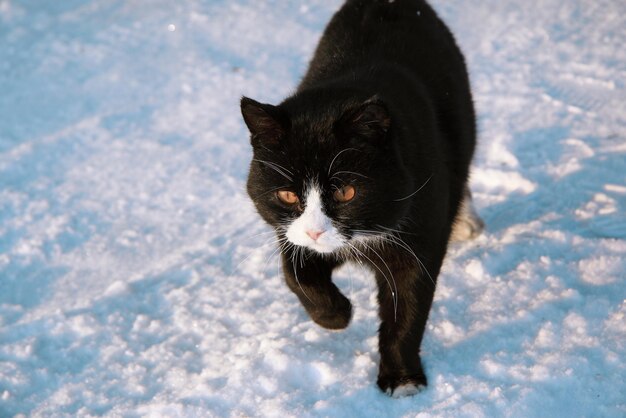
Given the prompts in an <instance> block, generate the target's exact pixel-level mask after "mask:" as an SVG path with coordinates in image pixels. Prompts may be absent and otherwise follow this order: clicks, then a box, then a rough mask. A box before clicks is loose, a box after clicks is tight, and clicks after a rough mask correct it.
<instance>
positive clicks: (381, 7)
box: [241, 0, 482, 397]
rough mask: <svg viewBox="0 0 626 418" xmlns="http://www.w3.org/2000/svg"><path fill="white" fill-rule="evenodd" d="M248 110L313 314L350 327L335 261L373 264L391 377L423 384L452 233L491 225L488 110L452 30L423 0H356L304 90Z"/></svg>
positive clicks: (414, 386) (337, 23)
mask: <svg viewBox="0 0 626 418" xmlns="http://www.w3.org/2000/svg"><path fill="white" fill-rule="evenodd" d="M241 111H242V114H243V118H244V120H245V123H246V125H247V126H248V128H249V130H250V133H251V142H252V147H253V152H254V157H253V160H252V162H251V165H250V174H249V178H248V185H247V187H248V193H249V194H250V197H251V198H252V200H253V201H254V204H255V205H256V208H257V210H258V212H259V214H260V215H261V216H262V217H263V219H264V220H265V221H266V222H268V223H269V224H270V225H272V226H273V227H274V228H275V229H276V234H277V236H278V241H279V244H280V246H281V252H282V260H283V271H284V274H285V279H286V281H287V285H288V286H289V288H290V289H291V290H292V291H293V292H294V293H295V294H296V295H297V296H298V298H299V299H300V302H301V303H302V305H303V306H304V308H305V309H306V311H307V312H308V314H309V315H310V317H311V319H313V321H315V322H316V323H318V324H319V325H321V326H323V327H325V328H329V329H341V328H345V327H346V326H347V325H348V323H349V322H350V318H351V315H352V306H351V304H350V301H349V300H348V299H347V298H346V297H345V296H344V295H342V294H341V293H340V291H339V290H338V289H337V287H336V286H335V285H334V284H333V282H332V280H331V274H332V271H333V270H334V269H335V268H336V267H338V266H339V265H341V264H342V263H344V262H345V261H347V260H354V261H357V262H359V263H361V264H363V265H366V266H369V267H370V268H371V269H372V270H373V272H374V274H375V276H376V281H377V284H378V302H379V305H380V319H381V325H380V331H379V349H380V369H379V374H378V382H377V383H378V386H379V387H380V388H381V389H382V390H383V391H385V392H386V393H388V394H390V395H392V396H394V397H396V396H404V395H410V394H413V393H416V392H418V391H419V390H420V389H421V388H423V387H424V386H425V385H426V376H425V374H424V370H423V369H422V364H421V360H420V344H421V341H422V336H423V333H424V327H425V324H426V320H427V318H428V312H429V310H430V306H431V303H432V300H433V294H434V291H435V282H436V280H437V275H438V274H439V270H440V268H441V264H442V262H443V258H444V256H445V254H446V248H447V245H448V242H449V241H450V238H451V235H454V238H457V239H462V238H470V237H472V236H474V235H476V234H477V233H479V232H480V230H481V229H482V222H481V221H480V219H479V218H478V217H477V216H476V214H475V212H474V211H473V209H472V206H471V198H470V195H469V192H468V189H467V185H466V183H467V177H468V170H469V165H470V162H471V159H472V154H473V152H474V146H475V137H476V128H475V116H474V108H473V104H472V99H471V92H470V86H469V81H468V76H467V72H466V69H465V63H464V60H463V56H462V54H461V52H460V51H459V49H458V47H457V46H456V44H455V41H454V38H453V36H452V34H451V33H450V31H449V30H448V29H447V28H446V26H445V25H444V24H443V22H442V21H441V20H440V19H439V18H438V17H437V15H436V14H435V12H434V11H433V9H432V8H431V7H430V6H429V5H428V4H427V3H426V2H424V1H421V0H395V1H393V0H391V1H389V0H348V1H347V2H346V3H345V4H344V6H343V7H342V8H341V10H339V12H337V13H336V14H335V16H334V17H333V18H332V20H331V22H330V24H329V25H328V27H327V28H326V31H325V32H324V35H323V36H322V39H321V40H320V43H319V46H318V47H317V51H316V52H315V56H314V58H313V60H312V61H311V64H310V67H309V69H308V72H307V74H306V76H305V77H304V79H303V80H302V83H301V84H300V86H299V88H298V90H297V92H296V93H295V94H294V95H293V96H291V97H289V98H287V99H286V100H285V101H283V102H282V103H281V104H280V105H278V106H272V105H269V104H262V103H259V102H256V101H254V100H251V99H248V98H245V97H244V98H243V99H242V100H241ZM454 225H456V226H455V231H454V233H453V226H454Z"/></svg>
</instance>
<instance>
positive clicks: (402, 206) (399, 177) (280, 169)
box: [241, 98, 407, 253]
mask: <svg viewBox="0 0 626 418" xmlns="http://www.w3.org/2000/svg"><path fill="white" fill-rule="evenodd" d="M241 109H242V114H243V117H244V120H245V122H246V124H247V126H248V128H249V130H250V133H251V142H252V146H253V159H252V162H251V165H250V174H249V177H248V184H247V188H248V193H249V195H250V197H251V198H252V200H253V201H254V203H255V205H256V208H257V210H258V212H259V214H260V215H261V216H262V217H263V219H264V220H265V221H266V222H268V223H269V224H270V225H272V226H273V227H274V228H276V229H277V230H278V232H279V234H280V236H281V237H284V238H285V239H286V240H287V241H288V242H289V243H291V244H293V245H296V246H301V247H306V248H309V249H311V250H314V251H316V252H318V253H332V252H335V251H338V250H340V249H342V248H346V247H348V248H349V247H350V245H353V244H354V243H355V242H358V240H360V239H363V238H364V237H366V236H372V235H375V234H376V233H379V232H382V229H381V228H385V227H393V226H395V225H397V221H398V220H399V219H400V218H401V217H402V215H403V213H405V212H406V210H407V204H406V202H403V201H398V200H397V198H398V197H400V196H401V195H402V193H403V192H404V190H405V189H406V184H403V177H404V176H403V173H402V170H400V168H399V164H397V161H396V158H395V157H394V155H393V149H394V147H393V146H391V145H392V144H391V141H392V140H393V136H392V135H393V132H392V130H393V129H392V126H391V119H390V117H389V114H388V112H387V109H386V108H385V106H384V105H383V104H382V103H380V102H379V101H377V100H373V99H369V100H365V101H362V102H348V103H345V102H344V103H339V104H335V105H327V104H326V105H325V106H322V105H317V104H316V103H314V102H311V101H310V100H309V103H308V105H307V106H299V104H298V103H290V102H289V101H287V102H285V103H283V104H282V105H281V106H271V105H267V104H261V103H258V102H256V101H254V100H251V99H248V98H243V99H242V102H241Z"/></svg>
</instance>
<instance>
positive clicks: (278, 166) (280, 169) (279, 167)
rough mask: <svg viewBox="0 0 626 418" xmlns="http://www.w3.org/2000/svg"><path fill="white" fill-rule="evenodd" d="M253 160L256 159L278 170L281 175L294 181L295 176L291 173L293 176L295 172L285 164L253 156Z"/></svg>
mask: <svg viewBox="0 0 626 418" xmlns="http://www.w3.org/2000/svg"><path fill="white" fill-rule="evenodd" d="M252 161H256V162H259V163H261V164H265V165H266V166H268V167H269V168H271V169H272V170H274V171H276V172H277V173H278V174H280V175H281V176H283V177H285V178H286V179H287V180H289V181H291V182H293V178H292V177H291V176H290V175H289V174H291V175H292V176H293V173H292V172H291V171H289V170H287V169H286V168H285V167H283V166H281V165H279V164H276V163H273V162H270V161H264V160H258V159H256V158H253V159H252ZM287 173H288V174H287Z"/></svg>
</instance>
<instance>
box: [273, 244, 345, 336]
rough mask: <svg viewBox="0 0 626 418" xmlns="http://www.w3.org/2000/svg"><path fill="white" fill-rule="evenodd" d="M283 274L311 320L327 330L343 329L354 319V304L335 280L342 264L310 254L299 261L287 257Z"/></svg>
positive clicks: (288, 255)
mask: <svg viewBox="0 0 626 418" xmlns="http://www.w3.org/2000/svg"><path fill="white" fill-rule="evenodd" d="M282 258H283V272H284V274H285V280H286V282H287V286H288V287H289V289H290V290H291V291H292V292H293V293H295V294H296V296H297V297H298V299H299V300H300V303H302V306H304V309H306V311H307V313H308V314H309V316H310V317H311V319H312V320H313V321H314V322H315V323H317V324H318V325H320V326H322V327H324V328H326V329H343V328H345V327H347V326H348V324H349V323H350V320H351V319H352V304H351V303H350V301H349V300H348V298H346V297H345V296H344V295H343V294H342V293H341V291H339V289H338V288H337V286H335V284H334V283H333V282H332V280H331V274H332V271H333V269H334V268H335V267H337V266H338V265H339V262H338V261H336V260H333V259H330V258H324V257H321V256H319V255H317V254H314V253H310V254H307V256H306V257H299V256H298V254H293V253H291V252H287V253H283V254H282Z"/></svg>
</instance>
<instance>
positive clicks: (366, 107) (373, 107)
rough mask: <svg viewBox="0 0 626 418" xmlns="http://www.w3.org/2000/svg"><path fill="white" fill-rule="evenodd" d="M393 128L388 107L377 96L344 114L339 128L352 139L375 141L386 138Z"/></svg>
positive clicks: (339, 122)
mask: <svg viewBox="0 0 626 418" xmlns="http://www.w3.org/2000/svg"><path fill="white" fill-rule="evenodd" d="M390 126H391V117H390V116H389V112H388V111H387V106H385V104H384V103H383V102H382V101H380V100H379V99H378V98H377V97H376V96H374V97H372V98H370V99H368V100H366V101H365V102H363V103H362V104H361V105H359V106H356V107H355V108H352V109H350V110H348V111H346V112H345V113H344V115H343V116H342V117H341V119H340V120H339V121H338V125H337V128H338V129H340V130H341V131H342V133H343V134H345V135H348V136H350V137H355V136H356V137H360V138H364V139H369V140H374V139H381V138H383V137H384V136H385V134H386V133H387V131H388V130H389V127H390Z"/></svg>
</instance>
